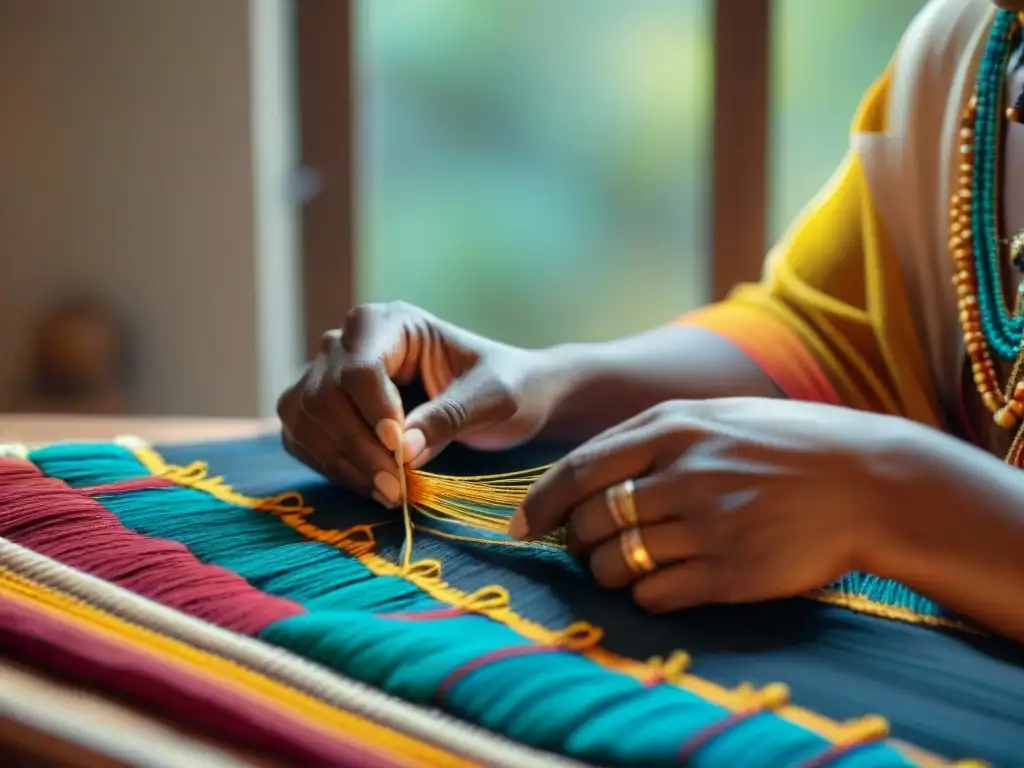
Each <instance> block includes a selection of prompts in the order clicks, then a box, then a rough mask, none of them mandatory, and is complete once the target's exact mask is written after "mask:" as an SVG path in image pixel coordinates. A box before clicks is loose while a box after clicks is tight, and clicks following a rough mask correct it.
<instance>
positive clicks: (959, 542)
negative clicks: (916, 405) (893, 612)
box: [863, 430, 1024, 611]
mask: <svg viewBox="0 0 1024 768" xmlns="http://www.w3.org/2000/svg"><path fill="white" fill-rule="evenodd" d="M906 448H907V452H906V453H904V454H903V455H902V457H901V459H900V460H898V461H897V460H895V459H893V460H892V462H891V463H890V469H889V470H888V471H887V472H886V477H887V480H888V487H887V488H886V490H885V495H884V498H885V499H886V500H887V503H884V504H882V505H876V507H875V509H876V512H877V514H875V515H874V520H873V524H872V526H873V535H872V536H871V537H869V542H868V547H867V549H866V551H865V552H864V558H863V559H864V566H865V567H864V570H868V571H869V572H871V573H873V574H875V575H878V576H882V577H886V578H891V579H894V580H897V581H900V582H902V583H904V584H906V585H907V586H910V587H912V588H914V589H916V590H918V591H920V592H923V593H925V594H929V596H932V597H934V598H935V599H937V600H939V602H945V603H946V604H947V607H951V608H954V609H957V610H961V611H963V610H964V606H962V605H950V604H949V603H950V602H952V603H956V602H958V601H959V594H960V593H961V587H964V588H966V587H967V585H968V584H971V583H981V582H985V581H988V582H989V583H990V584H993V585H994V584H998V583H1003V584H1006V583H1007V580H1011V581H1015V582H1016V583H1018V584H1019V585H1020V586H1021V587H1024V581H1021V579H1022V578H1024V558H1022V557H1021V554H1020V553H1021V552H1024V514H1022V512H1024V473H1021V472H1020V470H1018V469H1015V468H1012V467H1009V466H1007V465H1006V464H1003V463H1002V462H1000V461H999V460H998V459H996V458H995V457H993V456H991V455H989V454H987V453H985V452H983V451H981V450H979V449H976V448H974V447H973V446H969V445H967V444H965V443H962V442H960V441H956V440H954V439H952V438H949V437H948V436H945V435H940V434H938V433H935V434H934V435H932V434H931V430H922V434H920V435H918V436H917V437H916V438H915V440H914V441H912V444H911V445H908V446H906ZM892 467H897V468H898V472H893V471H892V469H891V468H892ZM893 480H895V483H894V482H893ZM958 585H959V586H958Z"/></svg>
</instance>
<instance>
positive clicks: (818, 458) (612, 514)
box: [509, 399, 951, 611]
mask: <svg viewBox="0 0 1024 768" xmlns="http://www.w3.org/2000/svg"><path fill="white" fill-rule="evenodd" d="M933 436H934V438H937V439H939V440H945V439H947V438H945V437H944V436H942V435H940V434H939V433H937V432H935V433H933V431H932V430H928V429H926V428H924V427H921V426H919V425H916V424H912V423H910V422H907V421H905V420H902V419H897V418H893V417H885V416H877V415H872V414H866V413H862V412H855V411H851V410H848V409H843V408H834V407H829V406H821V405H813V404H808V403H801V402H793V401H789V402H787V401H769V400H760V399H735V400H709V401H685V402H684V401H679V402H668V403H664V404H662V405H659V406H657V407H655V408H652V409H650V410H648V411H646V412H644V413H642V414H640V415H639V416H637V417H636V418H633V419H631V420H630V421H627V422H625V423H623V424H621V425H619V426H617V427H615V428H613V429H611V430H609V431H607V432H605V433H604V434H602V435H600V436H598V437H596V438H595V439H593V440H591V441H590V442H588V443H586V444H585V445H583V446H582V447H580V448H579V449H577V450H575V451H574V452H572V453H571V454H570V455H569V456H567V457H566V458H565V459H563V460H562V461H560V462H558V463H557V464H556V465H555V466H554V467H553V468H552V469H551V470H550V471H548V472H547V473H546V474H545V475H544V476H543V477H542V478H541V479H540V480H539V481H538V482H537V483H536V484H535V485H534V487H533V488H532V489H531V491H530V493H529V495H528V497H527V499H526V500H525V502H524V504H523V507H522V508H521V509H520V510H519V511H518V512H517V513H516V515H515V516H514V518H513V521H512V523H511V525H510V527H509V532H510V533H511V534H512V535H513V536H515V537H516V538H520V539H533V538H537V537H539V536H542V535H544V534H546V533H549V532H551V531H552V530H554V529H556V528H558V527H560V526H562V525H565V524H568V526H569V541H570V549H571V550H572V551H573V552H574V553H576V554H579V555H586V556H589V562H590V567H591V569H592V571H593V574H594V576H595V577H596V579H597V581H598V582H600V583H601V584H603V585H605V586H608V587H626V586H628V585H630V584H632V585H633V590H634V595H635V598H636V600H637V601H638V602H639V603H640V604H641V605H642V606H644V607H645V608H647V609H649V610H652V611H669V610H676V609H681V608H685V607H690V606H695V605H699V604H705V603H735V602H748V601H759V600H767V599H774V598H782V597H788V596H793V595H797V594H800V593H803V592H806V591H808V590H812V589H815V588H819V587H822V586H824V585H826V584H827V583H829V582H830V581H832V580H833V579H835V578H837V577H839V576H841V575H842V574H843V573H845V572H848V571H851V570H867V569H868V568H867V560H868V558H869V556H873V554H874V553H876V551H878V550H881V549H883V544H886V545H888V543H889V541H891V540H892V539H893V537H897V538H898V537H900V536H902V537H911V538H912V537H914V536H916V535H917V533H918V530H917V529H918V527H919V526H920V525H921V524H922V523H923V522H925V518H924V516H925V514H927V510H928V508H929V507H931V508H932V509H934V508H935V505H934V504H932V503H931V502H932V501H934V500H929V498H926V497H922V496H921V495H920V494H921V493H922V492H923V493H925V494H926V495H927V493H928V490H927V489H928V488H929V486H931V487H933V488H934V492H935V493H941V488H940V484H937V483H933V482H931V481H932V480H933V479H934V478H933V477H931V475H932V474H933V473H934V472H935V471H936V470H935V468H934V467H933V466H932V465H930V464H929V462H928V461H927V460H922V459H921V458H920V456H921V454H920V452H918V451H916V446H917V444H918V443H919V442H921V441H922V440H923V441H928V440H931V439H933ZM950 440H951V438H950ZM630 484H631V487H632V493H630V492H629V491H630ZM623 491H625V493H623ZM911 491H912V493H910V492H911ZM613 507H618V511H617V512H616V511H613V509H612V508H613ZM916 510H924V511H923V512H917V511H916ZM616 518H618V519H616Z"/></svg>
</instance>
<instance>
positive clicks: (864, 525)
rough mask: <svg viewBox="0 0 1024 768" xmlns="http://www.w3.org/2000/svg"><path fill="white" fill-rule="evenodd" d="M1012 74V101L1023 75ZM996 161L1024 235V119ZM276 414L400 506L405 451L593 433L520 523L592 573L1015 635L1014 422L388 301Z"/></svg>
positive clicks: (339, 468)
mask: <svg viewBox="0 0 1024 768" xmlns="http://www.w3.org/2000/svg"><path fill="white" fill-rule="evenodd" d="M997 5H999V6H1000V7H1003V8H1005V9H1007V10H1016V11H1024V0H1014V1H1012V2H1011V1H1010V0H1002V1H1001V2H998V3H997ZM1007 87H1008V90H1009V91H1012V93H1011V100H1012V98H1014V97H1015V96H1016V93H1018V92H1020V90H1021V88H1022V87H1024V72H1019V73H1017V74H1016V75H1015V76H1014V77H1013V78H1011V79H1010V82H1008V84H1007ZM1005 156H1006V167H1005V168H1004V178H1006V179H1007V180H1008V181H1007V184H1006V186H1005V188H1004V190H1003V193H1004V194H1003V200H1004V212H1003V213H1004V217H1005V225H1006V230H1007V231H1008V232H1015V231H1018V230H1019V229H1022V228H1024V181H1021V179H1024V174H1021V173H1020V172H1019V170H1020V169H1022V168H1024V126H1011V127H1010V129H1009V132H1008V136H1007V144H1006V152H1005ZM1006 278H1007V283H1008V284H1010V285H1011V286H1012V285H1015V284H1016V282H1017V279H1016V278H1015V276H1012V275H1009V274H1007V275H1006ZM1011 292H1012V291H1011ZM950 311H954V308H951V310H950ZM1005 375H1006V371H1004V372H1003V376H1004V377H1005ZM415 379H419V380H420V382H421V383H422V384H423V385H424V387H425V389H426V390H427V393H428V395H429V396H430V400H429V401H428V402H427V403H426V404H425V405H422V406H420V407H418V408H416V409H414V410H412V411H411V412H409V413H406V412H405V411H404V408H403V405H402V403H401V401H400V398H399V395H398V390H397V387H396V384H403V383H407V382H410V381H413V380H415ZM278 410H279V414H280V416H281V420H282V424H283V440H284V444H285V447H286V448H287V450H289V451H290V452H291V453H292V454H293V455H295V456H296V457H297V458H299V459H300V460H302V461H304V462H305V463H306V464H308V465H309V466H311V467H313V468H314V469H317V470H318V471H320V472H321V473H322V474H324V475H325V476H327V477H328V478H330V479H332V480H334V481H336V482H338V483H341V484H344V485H346V486H349V487H351V488H354V489H356V490H358V491H360V492H363V493H368V494H370V495H372V496H373V497H374V498H375V499H376V500H377V501H379V502H380V503H382V504H384V505H386V506H389V507H393V506H395V504H396V503H397V502H398V500H399V499H398V495H399V484H398V479H397V472H398V469H397V466H396V463H395V454H396V450H397V449H398V447H399V444H400V443H401V444H402V446H403V450H402V455H403V459H404V461H405V462H406V464H408V465H410V466H412V467H419V466H422V465H423V464H424V463H425V462H426V461H428V460H429V459H430V458H432V457H433V456H436V455H437V454H438V453H439V452H440V451H442V450H443V449H444V448H445V446H447V445H449V444H450V443H451V442H453V441H459V442H463V443H466V444H468V445H471V446H474V447H477V448H483V449H501V448H508V447H512V446H514V445H518V444H521V443H524V442H526V441H528V440H530V439H532V438H534V437H537V436H544V437H550V438H555V439H565V440H570V441H574V442H576V441H586V442H585V443H584V444H583V445H582V446H581V447H580V448H579V449H577V450H576V451H574V452H573V453H571V454H570V455H569V456H567V457H565V458H564V459H563V460H562V461H560V462H558V463H557V464H556V465H555V467H554V468H553V469H552V470H550V471H549V472H548V473H547V474H546V475H545V476H544V477H543V478H541V480H539V481H538V482H537V483H536V485H535V487H534V488H533V489H532V490H531V492H530V494H529V496H528V498H527V500H526V502H525V503H524V505H523V507H522V509H520V510H518V511H517V513H516V515H515V516H514V517H513V520H512V523H511V525H510V533H511V534H513V535H514V536H516V537H518V538H521V539H531V538H537V537H540V536H543V535H544V534H545V533H548V532H549V531H551V530H552V529H553V528H556V527H558V526H561V525H568V527H569V532H570V544H571V548H572V550H573V551H574V552H575V553H576V554H577V555H578V556H580V557H581V558H584V559H585V560H586V561H587V562H588V563H589V564H590V567H591V570H592V571H593V573H594V576H595V578H596V579H597V581H598V582H600V583H602V584H604V585H606V586H609V587H630V588H632V590H633V594H634V596H635V599H636V601H637V602H638V603H639V604H640V605H641V606H644V607H645V608H647V609H649V610H651V611H654V612H664V611H673V610H679V609H683V608H688V607H693V606H698V605H705V604H710V603H741V602H751V601H760V600H765V599H770V598H781V597H788V596H793V595H799V594H801V593H805V592H807V591H809V590H812V589H815V588H818V587H821V586H823V585H825V584H827V583H828V582H830V581H832V580H833V579H835V578H836V577H838V576H840V575H842V574H843V573H845V572H848V571H851V570H860V571H867V572H870V573H873V574H876V575H879V576H883V577H888V578H892V579H896V580H898V581H900V582H903V583H905V584H907V585H908V586H910V587H911V588H913V589H915V590H917V591H919V592H921V593H922V594H925V595H928V596H929V597H931V598H933V599H934V600H936V601H938V602H939V603H941V604H942V605H945V606H946V607H948V608H950V609H953V610H955V611H957V612H958V613H961V614H963V615H965V616H968V617H970V618H972V619H974V620H975V621H977V622H978V623H980V624H982V625H984V626H987V627H989V628H990V629H991V630H993V631H994V632H996V633H999V634H1002V635H1004V636H1006V637H1009V638H1012V639H1015V640H1017V641H1019V642H1024V472H1021V471H1020V470H1018V469H1014V468H1011V467H1008V466H1007V465H1006V464H1004V463H1003V462H1002V461H1001V460H1000V458H998V456H1001V453H1002V451H1003V450H1005V442H1006V441H1005V435H995V434H994V430H992V429H990V426H991V419H990V416H989V415H988V414H987V413H985V412H984V410H983V409H977V408H974V409H971V414H970V419H971V421H972V423H973V425H974V427H975V432H976V433H978V434H979V435H981V436H982V437H983V438H986V437H987V438H988V439H985V443H986V445H987V447H988V448H989V450H988V451H985V450H981V449H979V448H977V447H975V446H973V445H970V444H968V443H966V442H963V441H960V440H957V439H955V438H953V437H951V436H949V435H946V434H943V433H940V432H937V431H935V430H932V429H930V428H927V427H924V426H921V425H919V424H915V423H912V422H910V421H907V420H905V419H900V418H896V417H889V416H879V415H875V414H867V413H861V412H857V411H852V410H849V409H845V408H835V407H830V406H822V405H817V404H810V403H801V402H793V401H786V400H783V399H782V398H781V394H780V393H779V392H778V390H777V389H776V387H775V386H774V385H773V384H772V382H771V381H770V380H769V379H768V378H767V377H766V376H765V375H764V374H763V373H762V372H761V371H760V370H759V369H758V368H757V366H756V365H754V363H753V362H752V361H750V360H748V359H747V358H746V357H745V356H744V355H743V354H742V353H741V352H739V350H737V349H736V348H735V347H734V346H732V345H731V344H730V343H728V342H727V341H725V340H723V339H721V338H718V337H716V336H714V335H712V334H709V333H706V332H704V331H701V330H698V329H694V328H686V327H676V326H670V327H664V328H658V329H655V330H652V331H650V332H648V333H645V334H641V335H639V336H635V337H632V338H628V339H623V340H620V341H615V342H611V343H605V344H583V345H567V346H561V347H556V348H553V349H548V350H524V349H518V348H514V347H510V346H508V345H504V344H500V343H498V342H494V341H491V340H488V339H484V338H481V337H479V336H476V335H474V334H472V333H469V332H468V331H465V330H463V329H460V328H457V327H455V326H453V325H451V324H449V323H446V322H444V321H442V320H440V319H438V318H436V317H433V316H432V315H430V314H429V313H426V312H424V311H422V310H420V309H417V308H415V307H411V306H408V305H404V304H388V305H365V306H361V307H358V308H356V309H355V310H353V311H352V312H351V313H349V316H348V318H347V320H346V323H345V326H344V328H342V329H340V330H337V331H331V332H328V333H327V334H325V336H324V343H323V348H322V351H321V354H320V355H319V356H318V357H317V359H316V360H315V361H314V362H313V363H312V364H311V365H310V367H309V368H308V369H307V371H306V373H305V374H304V376H303V377H302V379H301V380H300V381H298V382H296V384H295V385H293V386H292V387H291V388H289V389H288V391H286V392H285V393H284V394H283V395H282V397H281V399H280V401H279V408H278ZM626 479H633V480H634V482H635V487H636V492H635V498H636V507H637V510H638V515H639V518H640V520H639V522H640V525H639V528H640V532H641V534H642V536H643V540H644V542H645V544H646V545H647V548H648V549H649V550H650V554H651V556H652V558H653V560H654V563H655V566H656V568H655V570H654V571H653V572H652V573H650V574H647V575H638V574H636V573H634V572H633V571H632V570H630V569H629V567H628V566H627V565H626V563H625V560H624V558H623V556H622V554H621V548H620V545H619V535H620V532H619V531H618V530H617V529H616V526H615V524H614V522H613V520H612V518H611V514H610V512H609V510H608V507H607V503H606V501H605V490H606V489H607V488H609V487H610V486H613V485H615V484H617V483H620V482H622V481H623V480H626Z"/></svg>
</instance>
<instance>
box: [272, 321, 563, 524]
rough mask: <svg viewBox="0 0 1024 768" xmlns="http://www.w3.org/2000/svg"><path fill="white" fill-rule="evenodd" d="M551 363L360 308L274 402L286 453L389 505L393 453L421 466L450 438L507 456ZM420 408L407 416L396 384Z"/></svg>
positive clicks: (394, 486) (540, 407)
mask: <svg viewBox="0 0 1024 768" xmlns="http://www.w3.org/2000/svg"><path fill="white" fill-rule="evenodd" d="M553 370H554V366H553V361H552V360H551V357H550V356H549V355H547V354H545V353H544V352H540V351H530V350H525V349H518V348H515V347H510V346H508V345H505V344H500V343H498V342H495V341H491V340H489V339H485V338H482V337H480V336H476V335H474V334H472V333H469V332H468V331H465V330H463V329H461V328H457V327H455V326H453V325H450V324H449V323H445V322H443V321H442V320H439V319H437V318H436V317H433V316H432V315H430V314H429V313H427V312H425V311H423V310H421V309H419V308H417V307H412V306H409V305H408V304H403V303H392V304H367V305H363V306H360V307H356V308H355V309H353V310H352V311H351V312H349V314H348V317H347V318H346V320H345V327H344V328H343V329H341V330H332V331H328V332H327V333H325V334H324V336H323V343H322V344H321V347H320V353H319V354H318V355H317V357H316V359H315V360H314V361H313V362H312V363H311V364H310V365H309V366H308V367H307V368H306V370H305V372H304V373H303V375H302V377H301V378H300V379H299V381H297V382H296V383H295V384H293V385H292V386H291V387H289V388H288V389H287V390H286V391H285V393H284V394H283V395H281V398H280V399H279V400H278V404H277V410H278V415H279V416H280V418H281V422H282V436H283V440H284V445H285V448H286V449H287V450H288V451H289V453H291V454H292V455H293V456H295V457H296V458H298V459H299V460H300V461H302V462H303V463H305V464H307V465H308V466H310V467H311V468H313V469H315V470H317V471H318V472H320V473H321V474H323V475H324V476H326V477H327V478H329V479H331V480H333V481H335V482H338V483H340V484H342V485H346V486H348V487H350V488H353V489H355V490H358V491H360V492H363V493H370V494H371V495H372V496H373V497H374V498H375V499H376V500H377V501H379V502H381V503H382V504H385V505H386V506H394V504H395V503H397V501H398V498H399V485H398V479H397V470H398V468H397V465H396V463H395V452H396V450H397V449H398V447H399V443H401V444H402V448H403V450H402V456H403V461H404V462H406V463H407V464H409V465H411V466H412V467H413V468H417V467H420V466H422V465H423V464H424V463H425V462H426V461H427V460H429V459H430V458H432V457H434V456H436V455H437V453H438V452H440V451H441V450H442V449H443V448H444V447H445V446H446V445H448V444H449V443H451V442H452V441H454V440H458V441H460V442H463V443H466V444H468V445H472V446H474V447H476V448H483V449H502V448H509V447H512V446H514V445H517V444H519V443H522V442H525V441H527V440H529V439H530V438H531V437H533V436H534V435H536V434H537V432H539V431H540V429H541V428H542V427H543V426H544V424H545V422H546V421H547V418H548V415H549V413H550V410H551V407H552V405H553V402H554V397H555V395H554V390H555V389H556V386H555V383H554V379H556V378H557V377H556V376H555V375H554V373H553ZM417 379H419V381H420V382H421V383H422V385H423V387H424V388H425V389H426V392H427V395H428V396H429V400H428V401H427V402H426V403H425V404H423V405H421V406H419V407H417V408H415V409H413V410H412V411H411V412H410V413H408V414H406V413H405V410H404V407H403V404H402V401H401V398H400V396H399V392H398V389H397V386H396V385H398V384H408V383H412V382H413V381H415V380H417Z"/></svg>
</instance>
